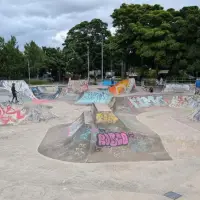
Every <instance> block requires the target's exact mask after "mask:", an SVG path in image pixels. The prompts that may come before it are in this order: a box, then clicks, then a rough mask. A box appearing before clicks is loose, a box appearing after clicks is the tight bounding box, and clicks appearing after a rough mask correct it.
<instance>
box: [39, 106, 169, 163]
mask: <svg viewBox="0 0 200 200" xmlns="http://www.w3.org/2000/svg"><path fill="white" fill-rule="evenodd" d="M130 120H132V119H130ZM134 120H136V119H134ZM137 123H140V122H137ZM145 131H146V132H145V133H144V132H142V131H139V130H137V131H135V130H134V129H130V127H127V126H125V124H124V123H123V122H122V121H121V120H120V118H119V117H118V116H116V115H115V114H114V113H113V112H112V110H111V109H110V108H109V106H108V105H106V104H104V105H103V104H92V106H91V112H84V113H83V114H81V116H80V117H79V118H78V119H77V120H75V122H74V123H71V124H66V125H65V124H63V125H58V126H55V127H52V128H51V129H49V130H48V132H47V134H46V136H45V137H44V139H43V141H42V142H41V144H40V146H39V148H38V151H39V153H41V154H43V155H44V156H47V157H50V158H53V159H57V160H62V161H68V162H78V163H85V162H87V163H99V162H122V161H124V162H128V161H142V160H143V161H158V160H171V157H170V156H169V155H168V153H167V152H166V150H165V149H164V147H163V145H162V142H161V139H160V138H159V136H158V135H157V134H155V133H153V132H152V131H151V130H149V129H148V128H146V130H145ZM150 132H151V134H149V133H150Z"/></svg>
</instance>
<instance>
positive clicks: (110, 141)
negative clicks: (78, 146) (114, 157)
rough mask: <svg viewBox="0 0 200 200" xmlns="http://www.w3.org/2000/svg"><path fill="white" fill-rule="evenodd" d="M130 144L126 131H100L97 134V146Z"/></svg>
mask: <svg viewBox="0 0 200 200" xmlns="http://www.w3.org/2000/svg"><path fill="white" fill-rule="evenodd" d="M127 144H128V136H127V135H126V133H124V132H122V133H99V134H97V146H100V147H102V146H110V147H116V146H122V145H127Z"/></svg>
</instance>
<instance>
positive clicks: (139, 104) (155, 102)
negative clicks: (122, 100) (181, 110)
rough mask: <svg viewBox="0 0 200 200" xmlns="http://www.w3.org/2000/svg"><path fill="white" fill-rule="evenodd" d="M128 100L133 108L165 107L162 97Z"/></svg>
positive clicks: (130, 98) (165, 103)
mask: <svg viewBox="0 0 200 200" xmlns="http://www.w3.org/2000/svg"><path fill="white" fill-rule="evenodd" d="M128 99H129V101H130V102H131V104H132V105H133V106H134V107H135V108H145V107H151V106H165V105H167V102H165V100H164V99H163V97H162V96H156V97H154V96H147V97H129V98H128Z"/></svg>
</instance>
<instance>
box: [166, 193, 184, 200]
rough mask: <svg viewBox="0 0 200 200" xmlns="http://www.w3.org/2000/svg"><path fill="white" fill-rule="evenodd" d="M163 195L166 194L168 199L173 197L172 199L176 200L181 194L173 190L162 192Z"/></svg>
mask: <svg viewBox="0 0 200 200" xmlns="http://www.w3.org/2000/svg"><path fill="white" fill-rule="evenodd" d="M164 196H166V197H168V198H170V199H173V200H176V199H178V198H180V197H182V195H180V194H178V193H175V192H167V193H166V194H164Z"/></svg>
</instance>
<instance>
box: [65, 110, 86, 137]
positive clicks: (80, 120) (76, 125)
mask: <svg viewBox="0 0 200 200" xmlns="http://www.w3.org/2000/svg"><path fill="white" fill-rule="evenodd" d="M83 124H84V114H82V115H81V116H80V117H79V118H78V119H77V120H75V121H74V122H73V123H72V124H71V125H70V126H69V127H68V136H73V135H74V133H76V131H78V129H79V128H80V127H81V126H82V125H83Z"/></svg>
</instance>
